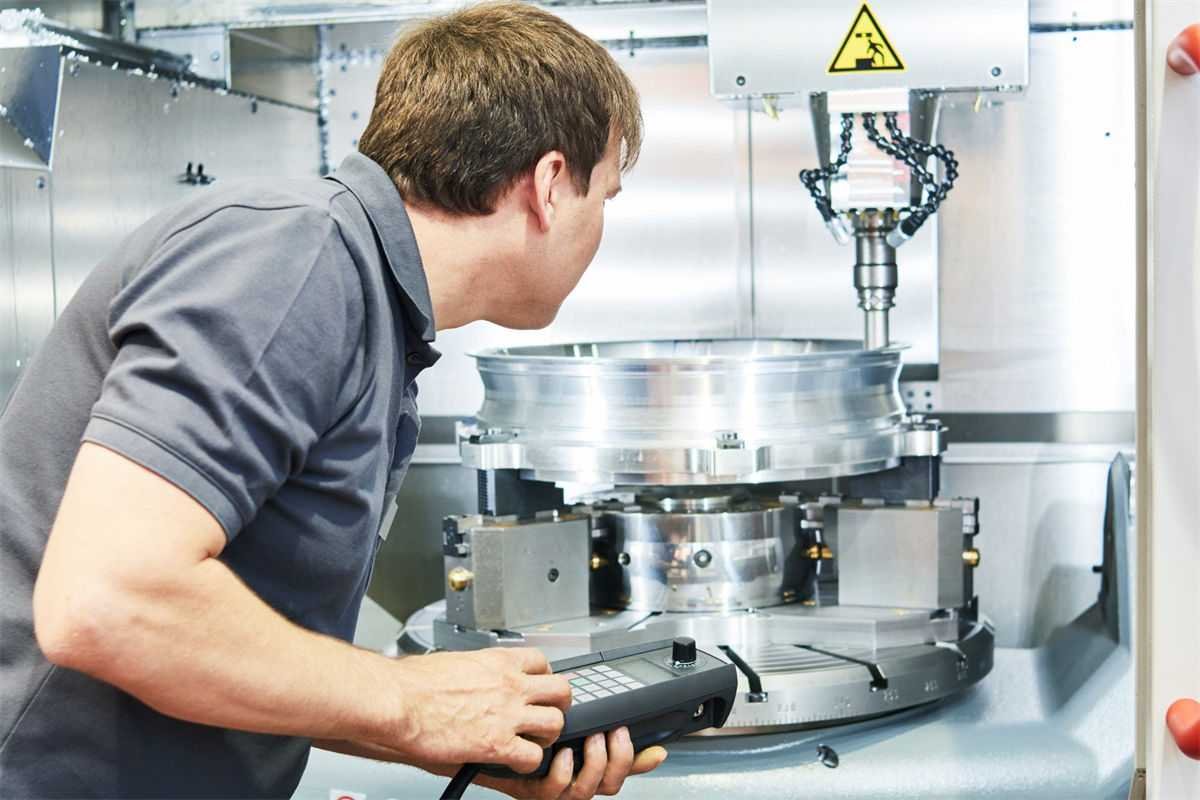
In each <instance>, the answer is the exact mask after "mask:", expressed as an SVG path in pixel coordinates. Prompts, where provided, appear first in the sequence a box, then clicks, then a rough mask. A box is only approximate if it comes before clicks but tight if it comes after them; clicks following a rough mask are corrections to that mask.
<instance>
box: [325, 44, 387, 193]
mask: <svg viewBox="0 0 1200 800" xmlns="http://www.w3.org/2000/svg"><path fill="white" fill-rule="evenodd" d="M399 30H401V24H400V23H397V22H379V23H360V24H347V25H329V26H328V27H327V28H326V29H325V31H324V38H325V42H326V48H325V51H324V52H323V53H322V54H321V59H320V61H319V63H318V65H317V66H318V69H319V70H320V71H321V76H322V80H323V83H324V87H325V94H326V96H325V98H324V101H325V134H326V143H325V158H326V160H327V161H328V163H329V167H330V169H336V168H337V165H338V164H340V163H342V159H344V158H345V157H346V156H348V155H349V154H350V153H353V152H355V151H356V150H357V149H358V137H359V135H360V134H361V133H362V132H363V129H364V128H366V127H367V121H368V120H369V119H370V118H371V109H372V108H374V106H375V84H376V83H378V81H379V72H380V70H381V69H383V59H384V57H385V56H386V55H387V52H388V49H389V48H390V47H391V43H392V40H393V39H395V37H396V34H397V32H398V31H399Z"/></svg>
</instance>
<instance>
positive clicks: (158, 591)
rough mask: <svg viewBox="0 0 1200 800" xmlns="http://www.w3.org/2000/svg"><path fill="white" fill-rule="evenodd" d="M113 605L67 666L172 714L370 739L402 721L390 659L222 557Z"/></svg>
mask: <svg viewBox="0 0 1200 800" xmlns="http://www.w3.org/2000/svg"><path fill="white" fill-rule="evenodd" d="M106 603H107V604H108V605H109V608H107V609H106V610H105V611H106V613H102V614H97V615H96V619H97V620H98V621H99V622H100V623H101V625H102V626H103V627H102V628H101V629H98V630H94V631H85V632H83V633H82V634H81V635H80V636H79V637H78V639H79V641H78V645H79V647H78V648H75V649H76V650H77V652H76V653H74V656H73V657H68V659H67V662H68V663H67V666H73V667H75V668H77V669H81V670H82V671H85V672H89V673H91V674H92V675H93V676H95V677H97V678H100V679H101V680H104V681H107V682H109V683H112V684H114V685H116V686H118V687H120V688H121V689H124V690H125V691H127V692H129V693H130V694H132V695H134V696H135V697H137V698H138V699H140V700H141V701H142V702H144V703H146V704H147V705H150V706H152V707H153V708H155V709H157V710H158V711H161V712H162V713H164V714H168V715H170V716H174V717H178V718H181V719H186V720H189V721H192V722H199V723H203V724H206V725H215V726H219V727H226V728H237V729H241V730H249V731H256V732H261V733H276V734H288V735H298V736H307V737H313V738H345V739H364V740H365V739H371V738H376V737H379V736H380V735H381V733H383V732H384V731H386V730H387V728H388V727H389V726H394V725H396V724H397V719H398V717H399V716H400V715H399V713H398V710H397V708H396V706H397V703H395V702H390V699H394V698H397V697H398V693H397V692H396V689H397V688H398V687H395V686H391V687H389V679H390V678H391V677H392V675H391V673H392V672H393V671H394V670H392V669H390V668H389V667H391V666H392V665H391V664H389V662H388V660H387V659H385V658H384V657H382V656H379V655H377V654H375V653H371V652H368V651H366V650H361V649H358V648H355V647H352V646H350V645H348V644H346V643H344V642H341V641H338V640H336V639H332V638H329V637H325V636H321V635H318V634H315V633H312V632H310V631H307V630H304V629H302V628H300V627H299V626H297V625H294V624H292V623H291V622H289V621H287V620H286V619H284V618H283V617H282V616H280V615H279V614H278V613H276V612H275V611H274V610H273V609H271V608H270V607H269V606H267V605H266V604H265V603H264V602H263V601H262V600H260V599H259V598H258V597H256V596H255V595H254V594H253V593H252V592H251V591H250V590H249V589H248V588H247V587H246V586H245V585H244V584H243V583H241V581H239V580H238V579H237V577H236V576H234V575H233V573H232V572H231V571H230V570H229V569H228V568H227V567H226V566H225V565H224V564H222V563H221V562H220V561H218V560H216V559H211V558H210V559H205V560H203V561H201V562H200V563H197V564H194V565H193V566H191V567H189V568H187V570H186V571H185V572H184V573H183V574H182V575H178V576H176V577H175V578H174V579H173V580H172V581H170V582H169V583H167V582H161V581H160V582H157V583H156V584H149V585H146V586H141V587H129V586H126V587H124V588H123V591H122V592H120V593H110V594H109V595H108V596H107V597H106ZM72 661H74V662H75V663H71V662H72ZM389 689H390V690H389Z"/></svg>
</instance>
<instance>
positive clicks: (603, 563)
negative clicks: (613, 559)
mask: <svg viewBox="0 0 1200 800" xmlns="http://www.w3.org/2000/svg"><path fill="white" fill-rule="evenodd" d="M588 563H589V564H590V565H591V567H592V569H593V570H597V569H600V568H601V567H607V566H608V561H607V560H605V559H603V558H601V557H600V556H598V555H593V556H592V560H591V561H589V562H588Z"/></svg>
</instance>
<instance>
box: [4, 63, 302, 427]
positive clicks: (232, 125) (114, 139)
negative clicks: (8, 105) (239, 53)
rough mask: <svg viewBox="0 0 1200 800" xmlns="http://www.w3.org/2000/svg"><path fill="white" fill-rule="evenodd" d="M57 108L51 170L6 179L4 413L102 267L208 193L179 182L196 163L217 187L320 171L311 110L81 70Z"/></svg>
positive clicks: (68, 80)
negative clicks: (39, 352)
mask: <svg viewBox="0 0 1200 800" xmlns="http://www.w3.org/2000/svg"><path fill="white" fill-rule="evenodd" d="M3 54H4V51H0V56H3ZM45 100H46V102H47V103H50V104H54V103H55V99H54V98H53V97H47V98H45ZM56 108H57V116H56V124H55V135H54V148H53V158H52V165H53V168H52V169H46V168H44V167H43V168H40V169H27V168H3V169H0V197H2V198H4V200H5V202H4V203H3V205H2V206H0V284H3V286H4V288H3V290H0V313H3V316H4V320H3V323H2V324H0V403H3V401H4V400H5V399H6V398H7V396H8V394H9V391H10V390H11V388H12V386H13V384H14V383H15V380H16V378H17V375H18V373H19V371H20V365H21V364H22V363H24V362H25V361H26V360H28V358H29V356H30V355H32V352H33V350H34V349H35V348H36V346H37V345H38V344H39V343H40V342H41V340H42V338H43V337H44V336H45V334H46V333H47V332H48V331H49V328H50V325H51V324H52V322H53V318H54V316H55V315H56V314H57V313H58V312H61V310H62V309H63V307H64V306H65V305H66V304H67V303H68V302H69V301H70V299H71V296H72V295H73V294H74V292H75V290H76V289H77V288H78V287H79V284H80V283H81V282H82V281H83V279H84V278H85V277H86V276H87V274H88V273H89V272H90V271H91V269H92V267H94V266H95V264H96V262H97V261H98V260H99V259H100V258H102V257H103V256H104V255H105V254H106V253H108V252H109V251H111V250H112V249H113V248H115V247H116V246H117V245H118V244H119V243H120V241H121V239H122V238H123V237H124V236H125V235H127V234H128V233H129V232H130V231H132V230H133V229H134V228H135V227H137V225H139V224H140V223H142V222H144V221H145V220H146V219H148V218H149V217H151V216H152V215H153V214H154V213H156V212H157V211H159V210H160V209H162V208H165V207H167V206H169V205H171V204H172V203H175V202H178V201H179V200H182V199H184V198H185V197H188V196H190V195H191V194H192V193H194V192H202V191H208V190H209V187H205V186H190V185H187V184H183V183H180V181H179V177H180V175H182V174H183V172H184V169H185V167H186V165H187V162H189V161H191V162H194V163H197V164H199V163H203V164H204V167H205V172H206V173H208V174H210V175H213V176H215V177H216V178H217V183H216V184H214V185H217V186H224V185H226V184H227V183H230V182H232V181H237V180H252V179H258V178H277V177H279V176H285V175H292V176H300V175H315V174H316V173H317V165H318V152H319V148H318V141H317V126H316V114H315V113H314V112H310V111H304V110H300V109H295V108H290V107H286V106H282V105H279V104H276V103H270V102H265V101H258V102H255V101H252V100H251V99H250V98H247V97H242V96H237V95H234V94H229V93H225V92H217V91H213V90H210V89H204V88H198V87H194V86H189V85H186V84H179V83H176V82H174V81H171V80H167V79H164V78H157V79H155V78H152V77H151V76H148V75H143V74H136V73H133V72H129V71H127V70H124V69H116V70H114V69H111V68H110V67H109V65H107V64H102V63H98V62H93V63H85V62H83V61H78V60H68V61H67V62H66V65H65V66H64V68H63V70H62V79H61V87H60V89H59V96H58V98H57V104H56ZM148 132H152V133H148ZM9 298H11V300H10V299H9ZM9 308H11V309H12V313H11V315H10V314H9V313H7V310H8V309H9Z"/></svg>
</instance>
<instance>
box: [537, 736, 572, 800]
mask: <svg viewBox="0 0 1200 800" xmlns="http://www.w3.org/2000/svg"><path fill="white" fill-rule="evenodd" d="M574 777H575V754H574V753H572V752H571V748H569V747H564V748H563V749H562V750H559V751H558V754H557V755H556V756H554V760H553V761H551V762H550V771H549V772H548V773H546V777H544V778H542V779H541V780H540V781H538V782H537V783H536V784H534V786H535V790H534V793H533V794H534V797H536V798H538V800H558V798H559V797H561V796H562V794H563V792H565V791H567V789H568V787H570V785H571V779H572V778H574Z"/></svg>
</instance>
